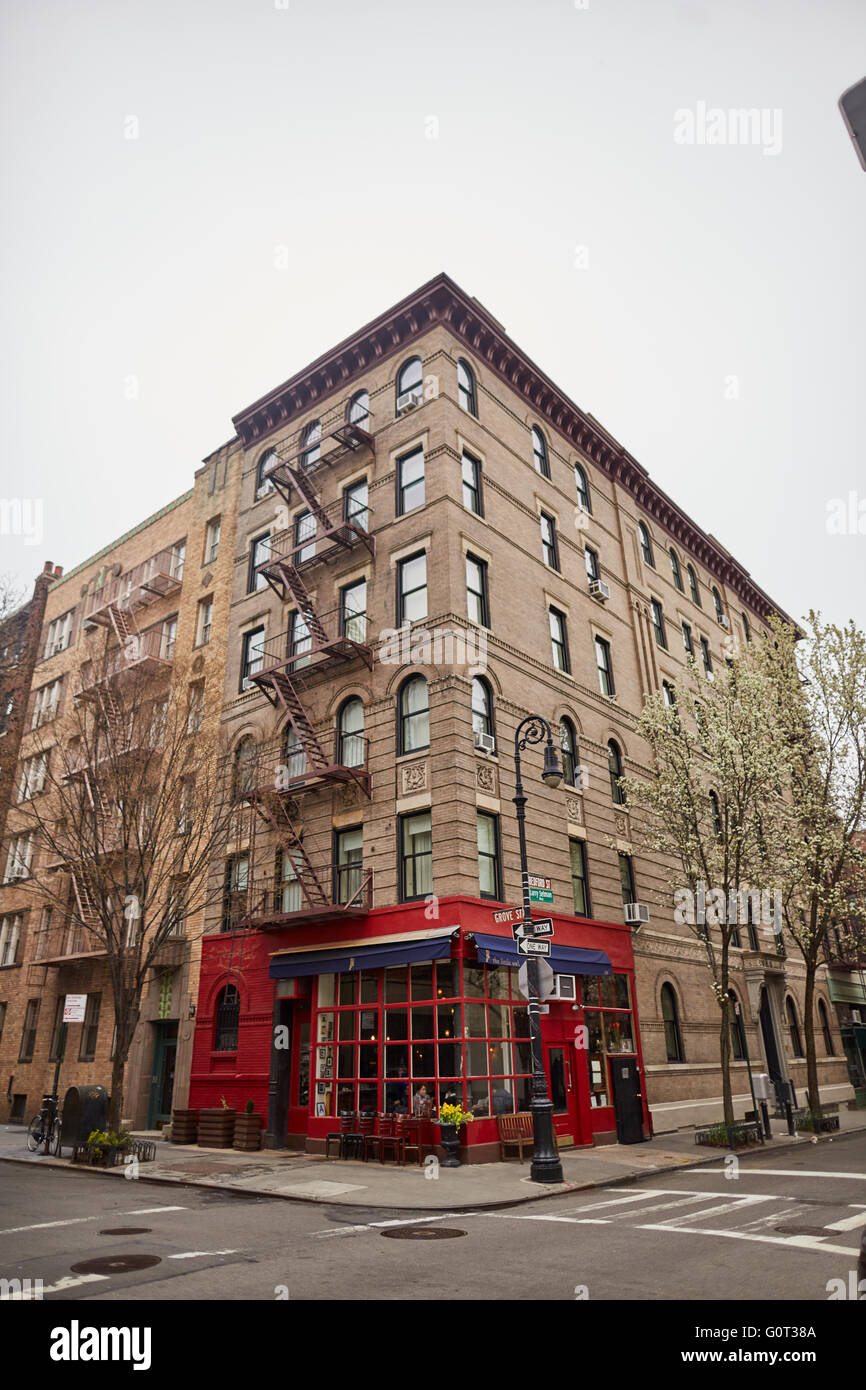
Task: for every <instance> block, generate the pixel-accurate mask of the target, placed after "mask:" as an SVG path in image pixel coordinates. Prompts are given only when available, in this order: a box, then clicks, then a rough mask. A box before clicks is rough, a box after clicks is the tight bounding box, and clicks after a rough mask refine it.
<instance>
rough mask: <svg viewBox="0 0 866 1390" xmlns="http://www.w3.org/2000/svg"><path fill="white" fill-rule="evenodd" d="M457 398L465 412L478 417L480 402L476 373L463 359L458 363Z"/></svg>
mask: <svg viewBox="0 0 866 1390" xmlns="http://www.w3.org/2000/svg"><path fill="white" fill-rule="evenodd" d="M457 397H458V400H459V402H460V404H461V406H462V407H463V409H464V410H466V411H468V412H469V414H470V415H475V416H477V415H478V400H477V397H476V394H475V373H474V372H473V370H472V368H471V367H470V365H469V363H468V362H464V360H463V358H462V357H461V358H460V359H459V361H458V363H457Z"/></svg>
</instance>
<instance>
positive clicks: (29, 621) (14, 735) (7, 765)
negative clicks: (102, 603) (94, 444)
mask: <svg viewBox="0 0 866 1390" xmlns="http://www.w3.org/2000/svg"><path fill="white" fill-rule="evenodd" d="M62 573H63V570H62V569H61V568H60V566H59V565H53V564H52V563H51V561H50V560H46V561H45V565H44V567H43V570H42V573H41V574H40V575H39V576H38V577H37V579H36V582H35V584H34V585H33V596H32V598H30V599H29V600H28V602H27V603H22V604H21V605H20V607H18V608H16V609H15V610H14V611H13V612H11V613H7V615H6V617H5V618H4V619H3V621H2V622H0V844H2V841H3V835H4V831H5V826H6V813H7V811H8V809H9V804H10V802H11V801H12V798H13V788H14V786H15V774H16V770H17V766H18V750H19V748H20V747H21V736H22V734H23V733H24V723H25V713H26V709H27V702H28V700H29V699H30V684H31V681H32V679H33V668H34V666H35V665H36V661H37V658H38V654H39V639H40V637H41V635H42V620H43V617H44V614H45V601H46V599H47V597H48V590H49V587H50V585H51V583H52V581H53V580H55V579H59V578H60V576H61V575H62Z"/></svg>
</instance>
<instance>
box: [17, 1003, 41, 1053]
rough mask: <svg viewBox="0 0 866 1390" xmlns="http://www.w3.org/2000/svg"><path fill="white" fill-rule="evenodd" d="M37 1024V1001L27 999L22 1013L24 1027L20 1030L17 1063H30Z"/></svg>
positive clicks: (34, 1045)
mask: <svg viewBox="0 0 866 1390" xmlns="http://www.w3.org/2000/svg"><path fill="white" fill-rule="evenodd" d="M38 1023H39V1000H38V999H28V1000H27V1008H26V1009H25V1011H24V1026H23V1028H22V1029H21V1047H20V1049H19V1052H18V1061H19V1062H32V1061H33V1052H34V1049H35V1047H36V1027H37V1025H38Z"/></svg>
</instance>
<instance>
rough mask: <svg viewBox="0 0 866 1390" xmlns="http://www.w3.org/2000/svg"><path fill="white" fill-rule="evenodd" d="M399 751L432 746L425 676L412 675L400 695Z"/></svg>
mask: <svg viewBox="0 0 866 1390" xmlns="http://www.w3.org/2000/svg"><path fill="white" fill-rule="evenodd" d="M397 703H398V709H399V718H398V724H397V753H398V756H399V755H402V754H403V753H415V752H417V750H418V749H419V748H429V747H430V708H429V703H428V694H427V682H426V680H425V679H424V677H423V676H410V677H409V679H408V680H407V681H405V682H404V683H403V685H402V686H401V687H400V694H399V696H398V701H397Z"/></svg>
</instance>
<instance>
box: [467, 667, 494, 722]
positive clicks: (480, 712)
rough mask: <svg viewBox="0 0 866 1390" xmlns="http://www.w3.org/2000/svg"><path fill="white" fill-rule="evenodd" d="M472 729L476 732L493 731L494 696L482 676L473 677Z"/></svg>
mask: <svg viewBox="0 0 866 1390" xmlns="http://www.w3.org/2000/svg"><path fill="white" fill-rule="evenodd" d="M472 729H473V732H474V733H476V734H491V735H492V733H493V696H492V695H491V693H490V686H489V685H488V684H487V682H486V680H483V679H482V677H481V676H474V677H473V679H472Z"/></svg>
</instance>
